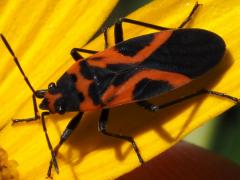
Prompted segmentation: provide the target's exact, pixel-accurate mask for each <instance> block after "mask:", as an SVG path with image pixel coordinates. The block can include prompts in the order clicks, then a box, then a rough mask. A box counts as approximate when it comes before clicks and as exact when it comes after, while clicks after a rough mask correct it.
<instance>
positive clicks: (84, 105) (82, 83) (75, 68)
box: [67, 61, 100, 111]
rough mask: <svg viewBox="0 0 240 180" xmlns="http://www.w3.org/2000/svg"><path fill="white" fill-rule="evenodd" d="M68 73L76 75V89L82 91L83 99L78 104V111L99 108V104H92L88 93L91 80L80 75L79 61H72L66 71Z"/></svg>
mask: <svg viewBox="0 0 240 180" xmlns="http://www.w3.org/2000/svg"><path fill="white" fill-rule="evenodd" d="M67 73H69V74H74V75H76V77H77V82H76V89H77V90H78V91H79V92H81V93H83V96H84V100H83V102H81V104H80V111H89V110H94V109H98V108H100V106H96V105H94V103H93V101H92V98H91V97H89V95H88V89H89V85H90V84H91V83H92V82H93V81H92V80H88V79H86V78H84V77H83V76H82V74H81V73H80V65H79V61H77V62H76V63H74V64H73V65H72V66H71V67H70V68H69V69H68V71H67Z"/></svg>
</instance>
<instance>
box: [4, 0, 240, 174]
mask: <svg viewBox="0 0 240 180" xmlns="http://www.w3.org/2000/svg"><path fill="white" fill-rule="evenodd" d="M198 7H199V4H198V3H196V4H195V6H194V7H193V9H192V11H191V12H190V14H189V15H188V17H187V18H186V20H185V21H183V23H182V24H181V25H180V26H179V27H178V28H176V29H172V28H167V27H162V26H157V25H153V24H149V23H145V22H140V21H136V20H132V19H128V18H122V19H120V20H119V21H118V22H117V23H116V24H115V26H114V37H115V44H116V45H115V46H113V47H111V48H108V37H107V29H106V30H104V39H105V50H104V51H102V52H97V51H93V50H87V49H82V48H73V49H72V51H71V53H70V54H71V56H72V57H73V59H74V60H75V61H76V62H75V63H74V64H73V65H72V66H71V67H70V68H69V69H68V70H67V71H66V72H65V73H64V74H63V75H62V76H61V77H60V79H59V80H58V81H57V83H56V84H55V83H50V84H49V86H48V88H47V89H43V90H35V89H34V88H33V87H32V85H31V83H30V81H29V80H28V78H27V77H26V75H25V73H24V71H23V69H22V68H21V66H20V64H19V60H18V59H17V57H16V56H15V54H14V52H13V50H12V48H11V47H10V45H9V43H8V42H7V40H6V38H5V37H4V36H3V35H2V34H1V38H2V40H3V42H4V44H5V45H6V47H7V49H8V50H9V52H10V54H11V55H12V56H13V59H14V61H15V63H16V65H17V67H18V69H19V70H20V72H21V74H22V75H23V77H24V80H25V82H26V83H27V85H28V86H29V88H30V89H31V91H32V93H33V95H32V100H33V107H34V117H32V118H27V119H15V120H13V122H14V123H17V122H22V121H25V122H29V121H34V120H38V119H41V121H42V126H43V130H44V133H45V136H46V139H47V143H48V147H49V149H50V151H51V155H52V160H51V161H50V165H49V169H48V176H50V175H51V169H52V165H53V166H54V167H55V170H56V172H59V169H58V164H57V160H56V155H57V153H58V150H59V148H60V147H61V145H62V144H63V143H64V142H65V141H66V140H67V138H68V137H69V136H70V135H71V133H72V131H73V130H74V129H75V128H76V127H77V125H78V124H79V122H80V120H81V117H82V116H83V113H84V112H86V111H93V110H96V109H102V113H101V116H100V119H99V125H98V127H99V131H100V132H101V133H103V134H104V135H107V136H111V137H115V138H119V139H122V140H126V141H129V142H130V143H131V144H132V147H133V149H134V150H135V152H136V154H137V157H138V159H139V161H140V163H143V162H144V161H143V159H142V157H141V154H140V152H139V149H138V147H137V145H136V143H135V141H134V139H133V138H132V137H131V136H127V135H120V134H117V133H112V132H109V131H108V130H107V129H106V125H107V121H108V115H109V109H110V108H112V107H115V106H120V105H123V104H127V103H133V102H135V103H137V104H138V105H139V106H141V107H143V108H145V109H147V110H149V111H153V112H155V111H158V110H159V109H161V108H165V107H168V106H171V105H173V104H176V103H179V102H182V101H184V100H186V99H189V98H192V97H195V96H198V95H202V94H213V95H216V96H221V97H224V98H227V99H230V100H232V101H234V102H236V103H238V102H239V99H238V98H235V97H233V96H229V95H226V94H223V93H220V92H216V91H211V90H207V89H202V90H199V91H197V92H194V93H192V94H190V95H187V96H183V97H180V98H178V99H176V100H173V101H170V102H168V103H166V104H162V105H154V104H152V103H150V102H149V101H148V99H150V98H152V97H154V96H157V95H161V94H163V93H166V92H168V91H170V90H174V89H177V88H178V87H181V86H183V85H186V84H188V83H190V82H191V81H192V80H193V79H196V78H197V77H199V76H201V75H203V74H204V73H206V72H207V71H208V70H210V69H211V68H213V67H215V66H216V65H217V64H218V63H219V62H220V60H221V59H222V57H223V55H224V52H225V42H224V41H223V39H222V38H221V37H219V36H218V35H217V34H215V33H213V32H210V31H207V30H203V29H182V28H183V27H184V26H185V25H186V24H187V23H188V22H189V20H190V19H191V18H192V16H193V14H194V12H196V10H197V9H198ZM123 22H125V23H130V24H135V25H139V26H144V27H147V28H152V29H155V30H159V31H161V32H156V33H152V34H147V35H143V36H138V37H135V38H132V39H129V40H126V41H124V40H123V28H122V23H123ZM79 52H84V53H89V54H92V55H91V56H90V57H88V58H86V59H84V58H83V57H82V56H81V55H80V54H79ZM36 98H41V99H43V100H42V102H41V104H40V105H39V107H40V109H42V110H46V111H44V112H42V113H41V115H40V116H39V112H38V107H37V103H36ZM71 111H78V112H79V113H78V114H77V115H76V116H75V117H74V118H73V119H72V120H71V121H70V122H69V123H68V125H67V127H66V129H65V130H64V132H63V134H62V135H61V138H60V141H59V143H58V145H57V146H56V147H55V148H53V147H52V145H51V143H50V140H49V137H48V134H47V129H46V125H45V121H44V118H45V116H47V115H50V114H53V113H59V114H63V113H65V112H71Z"/></svg>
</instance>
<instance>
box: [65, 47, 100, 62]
mask: <svg viewBox="0 0 240 180" xmlns="http://www.w3.org/2000/svg"><path fill="white" fill-rule="evenodd" d="M78 52H83V53H89V54H96V53H97V52H98V51H93V50H88V49H82V48H73V49H72V50H71V52H70V54H71V56H72V57H73V59H74V60H75V61H77V60H79V59H83V57H82V56H81V55H80V54H79V53H78Z"/></svg>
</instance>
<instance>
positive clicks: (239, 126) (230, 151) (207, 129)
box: [93, 0, 240, 164]
mask: <svg viewBox="0 0 240 180" xmlns="http://www.w3.org/2000/svg"><path fill="white" fill-rule="evenodd" d="M149 2H151V0H138V1H136V0H120V1H119V3H118V5H117V6H116V8H115V9H114V10H113V12H112V14H111V16H110V17H109V18H108V19H107V20H106V22H105V23H104V24H103V26H102V27H107V26H111V25H112V24H114V22H116V21H117V19H118V18H120V17H125V16H127V15H128V14H130V13H131V12H133V11H134V10H136V9H138V8H139V7H141V6H144V5H145V4H147V3H149ZM100 33H101V30H99V31H98V32H97V33H96V35H95V36H94V37H96V36H97V35H98V34H100ZM94 37H93V38H94ZM239 117H240V107H239V106H235V107H233V108H231V109H230V110H228V111H227V112H225V113H224V114H222V115H221V116H219V117H217V118H215V119H213V120H212V121H210V122H209V123H207V124H205V125H204V126H202V127H200V128H198V129H197V130H195V131H194V132H192V133H191V134H189V135H188V136H187V137H186V138H185V140H186V141H188V142H191V143H193V144H196V145H199V146H201V147H204V148H206V149H209V150H211V151H213V152H215V153H217V154H220V155H222V156H224V157H225V158H227V159H229V160H231V161H233V162H235V163H238V164H240V143H239V138H238V137H240V120H239Z"/></svg>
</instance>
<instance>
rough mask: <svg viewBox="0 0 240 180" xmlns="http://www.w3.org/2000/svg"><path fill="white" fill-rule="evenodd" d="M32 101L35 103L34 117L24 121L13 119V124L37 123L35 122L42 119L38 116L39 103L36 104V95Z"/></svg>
mask: <svg viewBox="0 0 240 180" xmlns="http://www.w3.org/2000/svg"><path fill="white" fill-rule="evenodd" d="M32 101H33V109H34V117H30V118H24V119H13V120H12V123H13V124H15V123H19V122H30V121H35V120H38V119H39V118H40V116H39V115H38V108H37V102H36V97H35V95H34V94H33V95H32Z"/></svg>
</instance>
